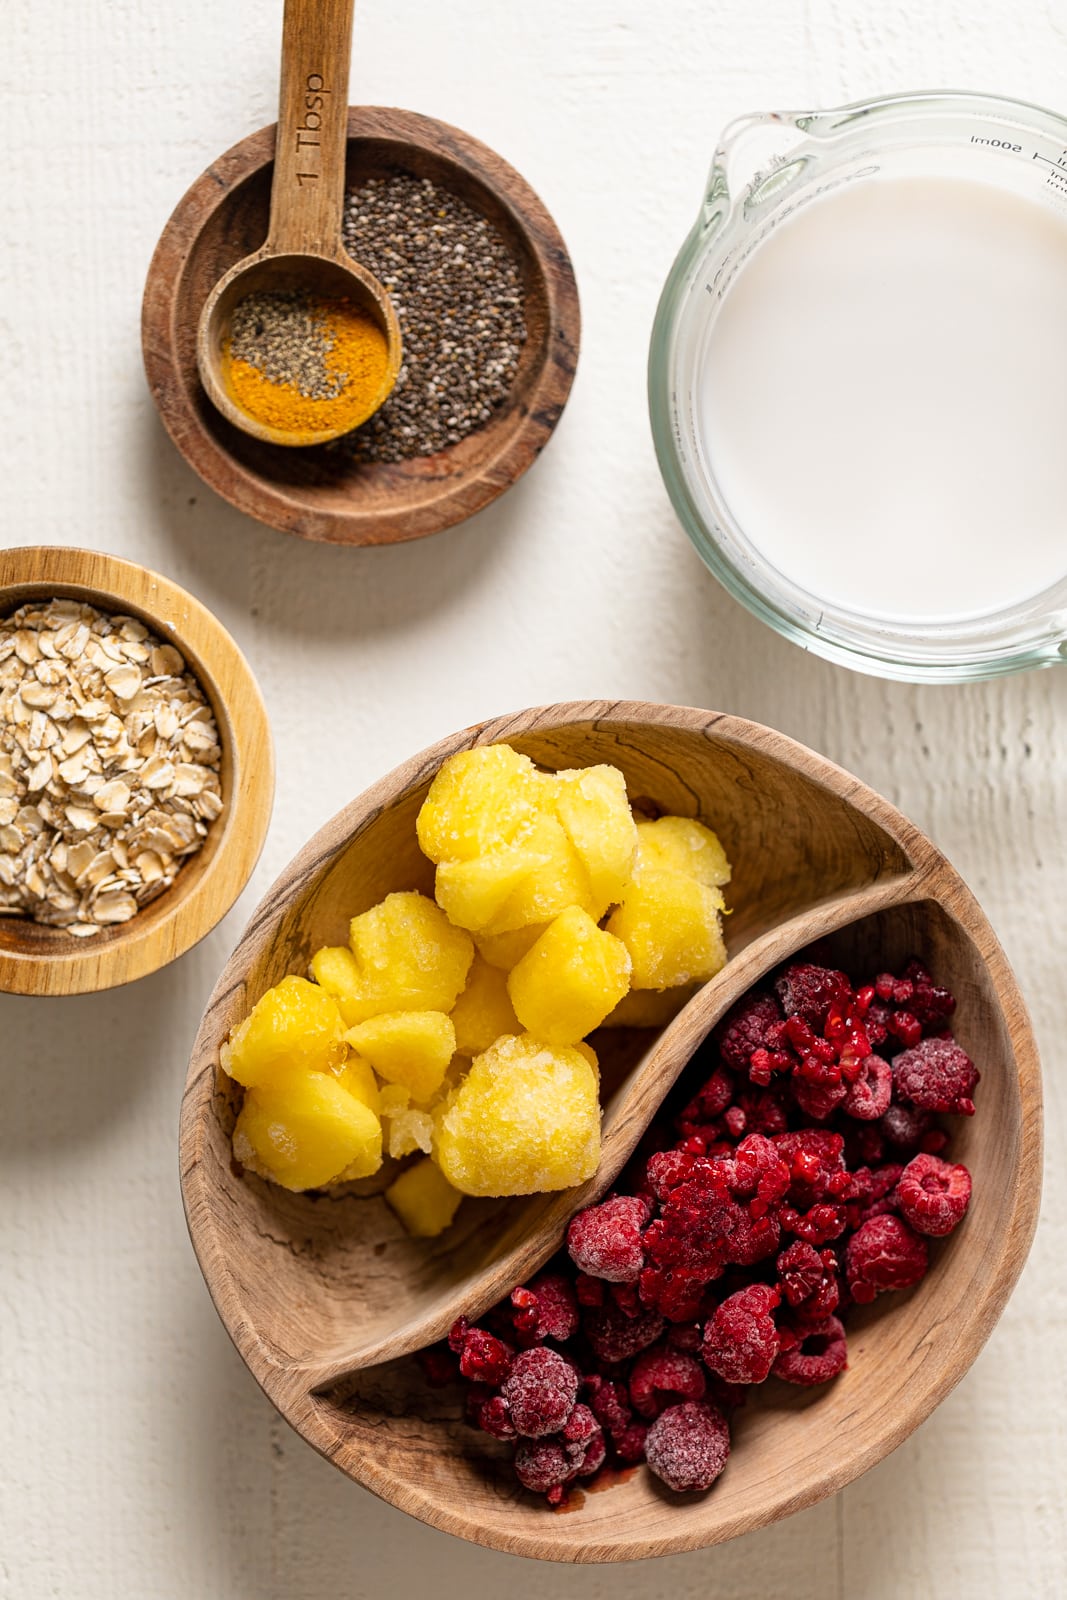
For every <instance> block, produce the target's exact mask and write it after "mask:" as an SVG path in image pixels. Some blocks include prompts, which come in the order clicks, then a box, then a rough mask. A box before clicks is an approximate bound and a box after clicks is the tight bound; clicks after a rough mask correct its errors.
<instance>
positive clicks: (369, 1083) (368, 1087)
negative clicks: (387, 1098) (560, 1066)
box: [335, 1050, 382, 1117]
mask: <svg viewBox="0 0 1067 1600" xmlns="http://www.w3.org/2000/svg"><path fill="white" fill-rule="evenodd" d="M335 1076H336V1078H337V1081H338V1083H339V1084H340V1085H341V1087H342V1089H347V1090H348V1092H349V1094H350V1095H354V1096H355V1098H356V1099H357V1100H358V1101H360V1102H361V1104H362V1105H365V1106H366V1107H367V1109H368V1111H373V1112H374V1115H375V1116H376V1117H377V1116H380V1115H381V1110H382V1092H381V1089H380V1088H379V1086H378V1080H377V1078H376V1077H375V1076H374V1071H373V1068H372V1067H371V1064H370V1062H369V1061H364V1059H363V1057H362V1056H358V1055H356V1053H355V1051H353V1050H350V1051H349V1053H348V1059H347V1060H346V1061H345V1062H344V1064H343V1065H342V1066H341V1067H339V1068H338V1069H337V1070H336V1072H335Z"/></svg>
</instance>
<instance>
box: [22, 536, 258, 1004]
mask: <svg viewBox="0 0 1067 1600" xmlns="http://www.w3.org/2000/svg"><path fill="white" fill-rule="evenodd" d="M54 595H65V596H70V597H72V598H74V599H76V600H83V601H86V602H87V603H88V604H89V605H93V606H96V607H97V609H98V610H100V611H104V612H110V613H112V614H122V615H130V616H134V617H137V618H139V619H140V621H142V622H143V623H144V624H145V626H146V627H148V628H150V629H151V630H152V632H153V633H155V634H156V635H157V636H158V637H159V638H161V639H163V640H164V641H165V642H166V643H171V644H174V645H175V646H176V647H177V648H178V649H179V650H180V651H181V653H182V655H183V656H184V657H185V659H186V661H187V662H188V664H189V667H190V669H191V670H192V671H193V672H194V673H195V675H196V677H197V678H198V680H199V682H200V686H201V688H202V689H203V691H204V693H205V694H206V696H207V698H208V700H209V701H210V703H211V709H212V711H213V712H214V714H215V720H216V722H217V724H218V729H219V734H220V737H221V743H222V768H221V778H222V794H223V800H224V802H225V806H224V809H223V812H222V814H221V816H219V817H218V819H217V820H216V821H215V822H214V823H213V824H212V826H211V827H210V828H209V829H208V834H207V838H206V840H205V841H204V845H203V848H202V849H201V850H199V851H198V852H197V854H196V855H195V856H193V857H192V858H191V859H190V860H189V861H187V862H186V864H185V865H184V866H183V867H182V868H181V870H180V872H179V873H178V876H177V877H176V879H175V881H174V883H173V884H172V885H171V887H170V888H169V889H167V890H165V891H164V893H163V894H161V895H160V896H159V897H158V899H156V900H153V901H151V902H150V904H149V905H147V906H145V908H144V909H143V910H142V911H139V912H138V913H137V915H136V916H135V917H132V918H131V919H130V921H129V922H125V923H122V924H120V925H118V926H115V927H110V928H104V929H102V930H101V931H100V933H98V934H97V935H96V936H95V937H94V938H92V939H79V938H75V937H74V936H73V935H71V934H69V933H64V931H63V930H62V929H61V928H50V927H45V926H44V925H43V924H41V923H37V922H31V921H29V920H28V919H27V918H23V917H5V916H0V991H3V992H5V993H8V994H33V995H46V994H49V995H51V994H86V993H89V992H91V991H95V990H98V989H113V988H116V987H117V986H118V985H119V984H123V983H130V982H132V981H133V979H134V978H143V977H145V976H146V974H148V973H149V972H155V971H156V970H157V968H159V967H163V966H166V965H167V963H168V962H170V961H174V960H175V959H176V958H177V957H178V956H180V955H183V954H184V953H185V951H186V950H188V949H190V948H191V947H192V946H193V945H194V944H196V943H197V941H198V940H200V939H202V938H203V937H204V935H205V934H207V933H210V932H211V929H212V928H213V927H214V926H215V924H216V923H217V922H218V921H219V920H220V919H221V918H222V917H223V916H225V914H226V912H227V911H228V910H229V909H230V907H231V906H232V905H233V902H234V901H235V900H236V899H237V896H238V895H239V894H240V892H241V890H242V889H243V888H244V886H245V884H246V883H247V882H248V879H249V877H250V876H251V873H252V869H253V867H254V866H255V864H256V861H257V859H258V857H259V852H260V850H261V849H262V846H263V840H264V838H265V837H266V833H267V824H268V822H269V821H270V812H271V803H272V800H273V796H274V757H273V751H272V746H271V737H270V726H269V724H268V722H267V713H266V710H265V708H264V705H263V701H262V699H261V698H260V693H259V688H258V686H257V684H256V680H255V679H254V678H253V676H252V671H251V668H250V667H249V665H248V662H247V661H246V660H245V658H244V656H243V655H242V654H241V652H240V650H238V648H237V646H236V645H235V644H234V642H233V640H232V639H231V638H230V635H229V634H228V633H227V632H226V630H225V628H224V627H223V626H222V624H221V623H220V622H218V621H216V619H215V618H214V617H213V616H212V615H211V613H210V611H208V610H207V609H206V608H205V607H204V606H202V605H201V604H200V602H199V601H198V600H194V599H193V597H192V595H190V594H187V593H186V592H185V590H184V589H180V588H179V587H178V585H177V584H176V583H171V581H170V580H169V578H163V577H161V576H160V575H159V573H156V572H149V571H148V570H147V569H146V568H144V567H140V566H137V565H136V564H135V563H134V562H132V561H120V560H119V559H118V558H117V557H116V556H108V555H101V554H99V553H98V552H96V551H91V550H72V549H69V548H67V547H65V546H59V545H35V546H28V547H25V548H23V549H18V550H4V551H0V617H7V616H10V614H11V613H12V611H15V610H17V608H18V607H19V606H21V605H24V604H25V603H26V601H28V600H34V599H40V598H43V597H51V596H54Z"/></svg>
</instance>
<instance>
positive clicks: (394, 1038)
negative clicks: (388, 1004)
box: [345, 1011, 456, 1100]
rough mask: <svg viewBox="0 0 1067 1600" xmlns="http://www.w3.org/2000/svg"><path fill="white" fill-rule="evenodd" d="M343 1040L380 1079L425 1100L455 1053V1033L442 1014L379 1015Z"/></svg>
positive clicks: (371, 1018) (447, 1018) (439, 1080)
mask: <svg viewBox="0 0 1067 1600" xmlns="http://www.w3.org/2000/svg"><path fill="white" fill-rule="evenodd" d="M345 1038H346V1040H347V1041H348V1043H349V1044H350V1045H351V1046H352V1049H353V1050H355V1051H356V1052H357V1054H359V1055H361V1056H363V1057H364V1058H365V1060H367V1061H369V1062H370V1064H371V1066H372V1067H373V1068H374V1070H375V1072H376V1073H377V1074H378V1076H379V1077H380V1078H384V1079H385V1081H386V1082H387V1083H396V1084H400V1085H401V1087H402V1088H405V1089H408V1090H410V1093H411V1098H412V1099H413V1100H429V1099H430V1098H431V1097H432V1096H433V1095H434V1094H435V1093H436V1092H437V1090H438V1089H439V1088H440V1087H441V1084H442V1083H443V1082H444V1077H445V1072H446V1070H447V1068H448V1064H449V1062H450V1061H451V1060H452V1057H453V1056H454V1055H455V1053H456V1030H455V1028H454V1027H453V1025H452V1019H451V1018H450V1017H446V1016H445V1014H444V1012H443V1011H383V1012H382V1013H381V1014H380V1015H378V1016H376V1017H370V1018H368V1020H367V1021H366V1022H360V1023H357V1025H356V1026H355V1027H354V1028H349V1030H348V1032H347V1033H346V1035H345Z"/></svg>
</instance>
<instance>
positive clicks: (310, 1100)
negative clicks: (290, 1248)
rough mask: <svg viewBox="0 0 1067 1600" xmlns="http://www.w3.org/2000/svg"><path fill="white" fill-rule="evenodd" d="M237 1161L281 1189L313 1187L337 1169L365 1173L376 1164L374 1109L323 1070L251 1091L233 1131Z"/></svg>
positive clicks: (379, 1144) (378, 1157) (377, 1147)
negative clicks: (356, 1097) (369, 1108)
mask: <svg viewBox="0 0 1067 1600" xmlns="http://www.w3.org/2000/svg"><path fill="white" fill-rule="evenodd" d="M233 1152H234V1155H235V1156H236V1157H237V1159H238V1161H241V1162H245V1163H247V1164H249V1165H253V1166H254V1167H255V1169H256V1170H257V1171H261V1172H264V1173H265V1174H266V1175H267V1177H269V1178H271V1179H273V1181H274V1182H275V1183H279V1184H281V1186H282V1187H283V1188H284V1189H317V1188H320V1187H321V1185H322V1184H324V1183H329V1182H330V1181H331V1179H334V1178H336V1177H337V1176H338V1174H340V1173H341V1172H342V1171H346V1170H347V1171H351V1169H352V1168H353V1167H359V1168H360V1171H359V1172H358V1173H353V1174H352V1175H353V1176H360V1177H362V1176H366V1175H367V1174H368V1173H371V1172H374V1171H376V1170H377V1168H378V1167H379V1166H380V1165H381V1160H382V1130H381V1125H380V1124H379V1122H378V1118H377V1117H376V1116H375V1115H374V1113H373V1111H370V1110H368V1108H367V1107H366V1106H365V1105H362V1104H361V1103H360V1101H358V1100H356V1099H355V1098H354V1097H353V1096H352V1095H350V1094H349V1092H348V1090H347V1089H345V1088H344V1087H343V1086H342V1085H341V1084H340V1083H338V1081H337V1079H336V1078H334V1077H332V1076H331V1075H330V1074H329V1073H325V1072H307V1073H305V1074H304V1075H303V1076H302V1077H300V1078H298V1079H295V1080H294V1081H293V1082H290V1083H286V1084H284V1085H280V1086H279V1085H274V1084H264V1085H262V1086H261V1087H259V1088H257V1089H250V1090H249V1091H248V1093H247V1094H246V1095H245V1102H244V1105H243V1106H242V1107H241V1112H240V1115H239V1116H238V1118H237V1125H236V1127H235V1128H234V1130H233Z"/></svg>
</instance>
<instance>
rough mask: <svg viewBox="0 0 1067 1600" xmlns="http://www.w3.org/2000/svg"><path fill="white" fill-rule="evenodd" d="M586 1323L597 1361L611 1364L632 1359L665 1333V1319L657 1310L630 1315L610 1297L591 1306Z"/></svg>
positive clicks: (587, 1333)
mask: <svg viewBox="0 0 1067 1600" xmlns="http://www.w3.org/2000/svg"><path fill="white" fill-rule="evenodd" d="M583 1323H584V1327H585V1336H586V1338H587V1339H588V1340H589V1344H590V1347H591V1348H592V1351H593V1354H594V1355H595V1356H596V1358H597V1360H598V1361H605V1362H608V1363H611V1362H615V1361H629V1360H630V1358H631V1357H632V1356H635V1355H637V1354H638V1352H639V1351H641V1350H647V1348H648V1346H649V1345H650V1344H655V1342H656V1340H657V1339H658V1338H659V1336H660V1334H661V1333H662V1332H663V1318H662V1317H661V1316H660V1314H659V1312H658V1311H644V1312H642V1313H641V1314H640V1316H636V1317H628V1316H627V1315H626V1313H625V1312H624V1311H620V1310H619V1308H618V1306H616V1305H615V1303H614V1302H613V1301H611V1300H609V1301H608V1302H607V1303H606V1304H605V1305H602V1306H594V1307H592V1308H590V1310H588V1311H587V1312H586V1314H585V1316H584V1318H583Z"/></svg>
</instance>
